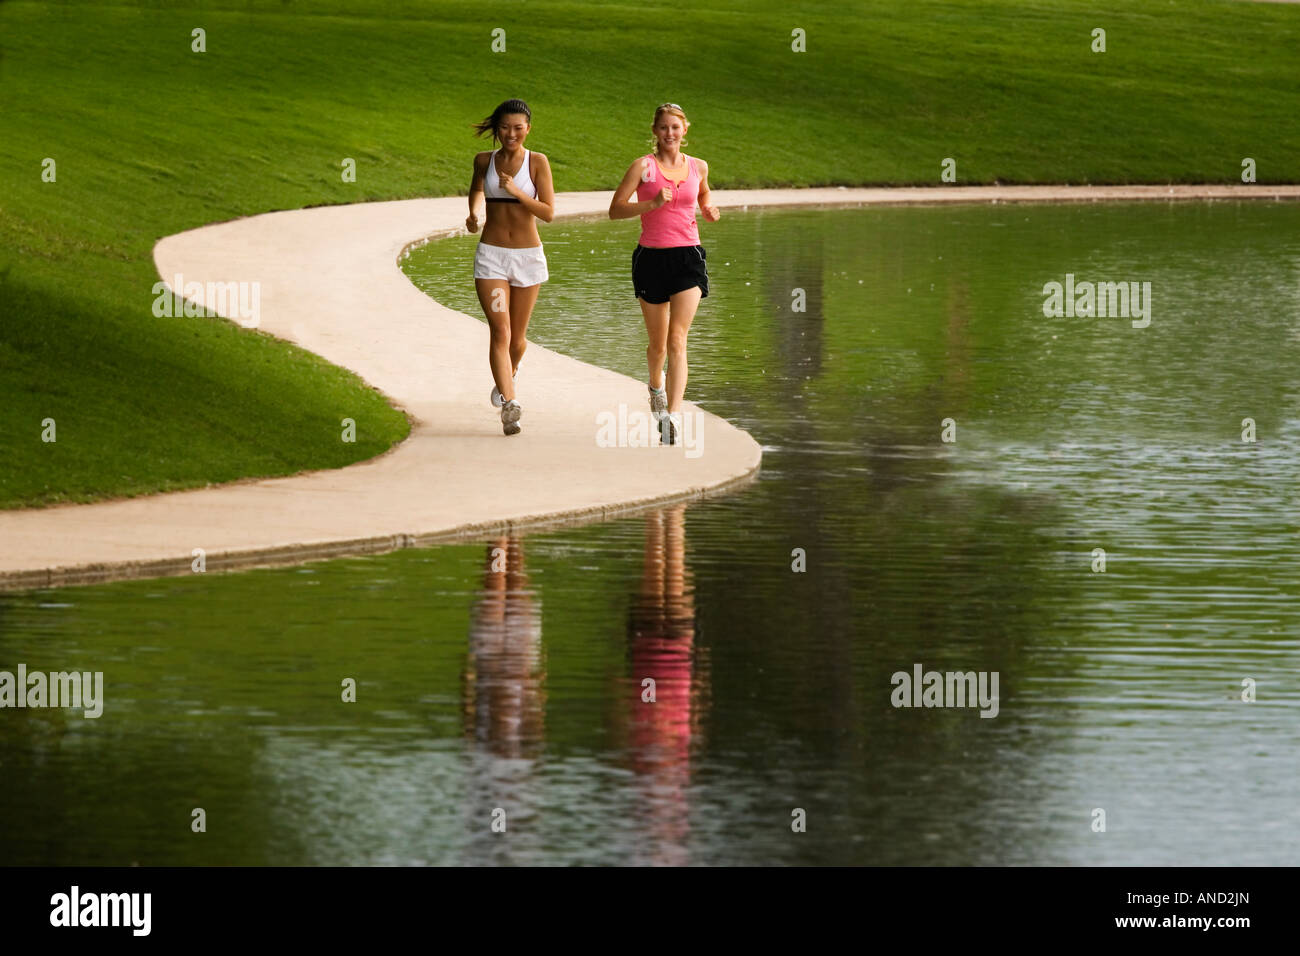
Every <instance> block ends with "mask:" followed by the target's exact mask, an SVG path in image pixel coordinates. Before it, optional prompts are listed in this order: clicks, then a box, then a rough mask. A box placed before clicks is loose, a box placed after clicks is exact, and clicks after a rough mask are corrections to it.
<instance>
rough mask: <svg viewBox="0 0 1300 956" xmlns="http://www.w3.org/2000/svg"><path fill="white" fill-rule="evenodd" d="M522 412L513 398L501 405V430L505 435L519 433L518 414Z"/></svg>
mask: <svg viewBox="0 0 1300 956" xmlns="http://www.w3.org/2000/svg"><path fill="white" fill-rule="evenodd" d="M523 413H524V410H523V409H522V408H520V406H519V403H518V402H517V401H515V400H514V399H513V398H512V399H510V401H508V402H506V403H505V404H504V405H502V406H501V430H502V431H504V432H505V433H506V434H507V435H518V434H519V416H520V415H522V414H523Z"/></svg>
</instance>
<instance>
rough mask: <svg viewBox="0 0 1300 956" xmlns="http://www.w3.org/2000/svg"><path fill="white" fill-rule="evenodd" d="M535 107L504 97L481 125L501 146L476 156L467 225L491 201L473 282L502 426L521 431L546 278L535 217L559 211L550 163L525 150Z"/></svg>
mask: <svg viewBox="0 0 1300 956" xmlns="http://www.w3.org/2000/svg"><path fill="white" fill-rule="evenodd" d="M532 116H533V114H532V111H531V110H530V109H529V108H528V104H526V103H525V102H524V101H523V100H506V101H505V102H504V103H502V104H501V105H500V106H498V107H497V108H496V109H495V110H493V111H492V115H491V116H489V117H487V118H486V119H484V120H483V122H481V123H477V124H475V127H474V128H475V130H476V131H477V134H478V135H479V136H482V135H484V134H486V133H489V132H490V133H491V134H492V140H493V142H499V143H500V144H501V145H500V147H499V148H498V149H494V150H492V151H491V152H482V153H479V154H478V155H477V156H475V157H474V175H473V178H472V179H471V180H470V184H469V217H468V218H467V219H466V220H465V228H466V229H468V230H469V231H470V232H478V227H479V219H478V216H477V215H476V214H475V212H474V210H475V208H476V207H477V205H478V199H479V197H480V196H483V197H484V198H485V199H486V200H487V202H486V206H487V209H486V220H487V221H486V222H485V223H484V224H483V237H482V239H481V240H480V241H479V244H478V251H477V253H476V254H475V256H474V285H475V287H476V288H477V289H478V300H479V303H480V304H481V305H482V306H483V314H484V315H486V316H487V321H488V327H489V328H490V329H491V340H490V343H489V346H488V364H489V365H490V366H491V369H492V379H493V381H494V382H495V383H496V384H495V385H494V386H493V388H492V404H493V406H496V407H500V409H501V427H502V429H503V430H504V431H505V433H506V434H507V435H517V434H519V416H520V415H521V414H522V409H521V408H520V406H519V402H518V400H517V399H516V398H515V383H514V378H515V375H516V374H518V372H519V360H520V359H522V358H523V356H524V349H526V348H527V347H528V340H527V339H526V338H525V335H526V333H527V331H528V320H529V318H531V317H532V314H533V306H534V305H536V303H537V292H538V290H539V289H540V287H541V284H542V283H543V282H545V281H546V279H547V278H548V273H547V271H546V255H545V253H544V252H543V251H542V240H541V239H540V238H539V237H538V235H537V220H538V219H541V220H542V221H544V222H550V221H551V220H552V219H553V218H554V217H555V189H554V186H553V184H552V182H551V164H550V163H549V162H548V161H547V159H546V157H545V156H543V155H542V154H541V153H534V152H532V151H530V150H527V149H524V140H525V139H527V138H528V133H529V131H530V130H531V129H532V124H531V120H532Z"/></svg>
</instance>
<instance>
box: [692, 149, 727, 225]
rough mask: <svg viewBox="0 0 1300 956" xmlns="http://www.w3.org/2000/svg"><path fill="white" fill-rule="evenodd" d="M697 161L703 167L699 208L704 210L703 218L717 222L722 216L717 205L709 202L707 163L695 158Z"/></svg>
mask: <svg viewBox="0 0 1300 956" xmlns="http://www.w3.org/2000/svg"><path fill="white" fill-rule="evenodd" d="M696 162H697V163H699V164H700V165H701V166H703V167H704V172H702V173H700V199H699V202H700V209H702V210H703V211H704V218H705V219H707V220H708V221H709V222H717V221H718V220H719V219H721V218H722V213H720V212H718V207H717V206H715V205H713V204H712V203H710V202H709V199H710V195H709V164H708V163H706V162H705V161H704V160H702V159H697V160H696Z"/></svg>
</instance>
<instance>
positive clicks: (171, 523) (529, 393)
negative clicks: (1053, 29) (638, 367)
mask: <svg viewBox="0 0 1300 956" xmlns="http://www.w3.org/2000/svg"><path fill="white" fill-rule="evenodd" d="M713 197H714V201H715V202H716V203H717V205H718V206H720V207H724V208H736V207H750V206H760V205H767V206H772V205H860V204H868V203H871V204H892V203H936V202H987V201H1000V202H1036V201H1072V200H1078V201H1091V200H1116V199H1193V198H1244V197H1249V198H1258V199H1264V198H1287V199H1300V186H1280V187H1273V186H1262V185H1249V186H1244V185H1243V186H1174V187H1167V186H1119V187H1102V186H1096V187H1087V186H1084V187H1068V186H1067V187H1063V186H1033V187H956V186H950V187H941V188H929V187H916V188H899V189H843V188H819V189H775V190H726V191H722V190H715V191H714V193H713ZM609 199H610V193H608V192H591V193H562V194H560V195H559V196H558V197H557V200H556V208H557V214H558V215H560V216H582V215H598V214H603V213H604V212H605V210H606V209H607V208H608V206H609ZM465 213H466V207H465V199H464V198H463V197H447V198H441V199H416V200H407V201H401V202H383V203H363V204H358V205H350V206H327V207H318V208H313V209H301V210H293V211H289V212H276V213H268V214H265V215H261V216H253V217H250V218H247V219H239V220H236V221H234V222H228V223H219V224H217V225H212V226H204V227H202V228H200V229H194V230H191V231H190V232H184V233H181V234H179V235H175V236H169V237H167V238H165V239H162V240H161V241H159V243H158V244H157V246H156V247H155V249H154V260H155V264H156V265H157V267H158V272H159V274H160V275H161V276H163V278H164V279H166V280H168V281H170V280H171V277H172V276H174V275H175V274H177V273H179V274H181V275H183V276H184V277H185V281H186V282H192V281H198V282H203V283H207V282H209V281H212V282H226V281H231V280H235V281H257V282H260V283H261V324H260V328H261V329H263V330H264V331H267V332H270V333H271V334H273V335H276V336H278V337H280V338H283V339H287V340H289V341H291V342H295V343H297V344H298V345H300V346H302V347H303V348H306V349H310V350H311V351H313V352H316V353H318V354H319V355H321V356H323V357H324V358H326V359H328V360H329V361H330V362H333V363H335V364H337V365H341V366H345V367H346V368H349V369H352V370H353V371H355V372H356V373H357V374H359V375H360V376H361V377H362V378H363V379H365V380H366V381H367V382H369V383H370V384H371V385H373V386H375V387H377V388H378V389H380V390H381V391H382V392H384V393H385V394H386V395H388V396H389V397H390V398H391V399H392V400H393V401H394V402H395V403H396V404H398V405H399V406H400V407H402V408H403V409H405V410H406V411H407V413H408V414H409V415H410V416H411V418H412V419H413V421H414V426H413V428H412V431H411V435H410V437H409V438H408V439H407V440H406V441H405V442H403V443H401V444H400V445H398V446H397V447H396V448H395V449H393V450H391V451H389V452H388V453H386V454H384V455H381V456H379V457H378V458H375V459H372V460H370V461H367V462H363V463H360V464H357V465H352V466H350V467H347V468H342V469H338V470H332V471H318V472H309V473H304V474H300V475H295V476H292V477H288V478H276V479H265V480H246V481H241V482H235V483H231V484H226V485H220V486H216V487H210V488H204V489H197V490H193V491H183V492H174V493H169V494H160V495H154V496H149V497H143V498H134V499H126V500H118V501H109V502H103V503H99V504H87V505H60V506H56V507H52V508H42V509H27V510H18V511H0V590H3V589H13V588H22V587H44V586H54V585H65V584H77V583H89V582H95V581H104V580H112V579H119V578H133V577H156V576H161V575H169V574H188V573H192V572H191V563H192V561H193V560H194V558H193V552H194V549H196V548H201V549H203V551H204V553H205V560H206V566H207V570H208V571H214V570H218V569H229V568H238V567H252V566H259V565H273V564H287V563H295V562H299V561H304V560H309V559H314V558H324V557H332V556H337V555H343V554H359V553H377V552H382V551H388V550H392V549H394V548H399V547H409V546H414V545H423V544H428V543H432V542H433V541H436V540H440V539H445V538H448V537H453V536H457V535H463V534H473V533H480V532H481V533H487V532H489V531H494V530H500V529H504V528H507V527H510V528H519V527H525V526H529V525H533V524H537V523H539V522H544V521H552V520H561V519H575V518H585V517H600V516H603V515H607V514H611V513H616V512H618V511H622V510H627V509H630V508H633V507H636V506H642V505H646V504H649V503H651V502H654V501H666V500H672V499H675V498H682V497H687V496H695V495H699V494H702V493H705V492H706V491H708V490H713V489H719V488H724V487H726V486H729V485H732V484H735V483H737V482H743V481H745V480H746V479H748V478H749V477H751V476H752V475H753V474H754V473H755V472H756V470H757V469H758V467H759V460H760V457H761V453H760V451H759V447H758V445H757V443H756V442H755V441H754V440H753V439H752V438H751V437H750V436H749V435H748V434H746V433H745V432H743V431H741V430H739V429H737V428H735V427H733V426H732V425H730V424H728V423H727V422H725V421H723V420H721V419H719V418H717V417H715V416H712V415H708V414H707V413H706V414H705V416H704V420H703V426H702V427H703V431H702V435H703V443H702V446H700V449H699V450H700V451H701V454H699V455H698V456H697V457H688V456H687V454H686V449H684V448H681V447H678V448H661V447H657V446H656V447H649V448H633V447H622V448H609V447H600V446H599V445H598V444H597V441H596V433H597V424H596V416H597V414H598V413H600V412H602V411H608V412H613V413H617V410H618V406H619V404H620V403H626V404H627V406H628V408H629V410H632V411H640V410H642V409H645V408H646V407H647V406H646V400H645V399H646V392H645V386H644V384H642V383H641V382H639V381H637V380H634V379H631V378H627V377H625V376H623V375H619V374H616V373H614V372H610V371H606V370H604V369H600V368H596V367H594V366H591V365H587V364H585V363H583V362H579V361H576V360H574V359H571V358H567V357H565V356H562V355H560V354H558V353H555V352H552V351H548V350H547V349H543V348H542V347H540V346H538V345H531V346H530V347H529V350H528V355H527V357H526V358H525V361H524V365H523V370H522V371H521V373H520V383H519V384H520V399H521V401H522V402H523V403H524V418H523V425H524V430H523V433H522V434H520V435H517V436H514V437H512V438H509V439H507V438H505V437H504V436H502V434H501V426H500V423H499V420H498V418H497V415H496V413H495V411H494V410H493V409H492V408H491V406H490V405H489V404H488V402H487V393H488V390H489V389H490V388H491V384H492V383H491V377H490V375H489V373H488V369H487V326H486V325H485V324H484V323H483V322H482V321H480V320H479V319H478V318H471V317H468V316H465V315H463V314H461V313H459V312H455V311H453V310H451V309H448V308H445V307H444V306H441V305H439V304H438V303H436V302H434V301H432V300H431V299H429V297H428V296H426V295H424V294H423V293H422V292H420V291H419V290H418V289H416V288H415V286H413V285H412V284H411V283H410V281H409V280H408V279H407V278H406V277H405V275H403V274H402V272H401V271H400V269H399V268H398V265H397V263H398V260H399V259H400V257H401V255H402V253H403V251H404V249H406V248H407V247H408V246H409V245H411V244H412V243H415V242H418V241H420V240H422V239H425V238H427V237H429V236H438V235H447V234H450V233H452V232H453V231H455V230H457V229H462V228H463V224H464V218H465ZM635 231H636V224H635V223H629V224H628V242H629V247H630V246H631V244H632V243H634V242H635ZM703 232H704V236H705V237H706V238H705V240H704V241H705V242H706V243H707V241H708V240H707V226H706V227H705V229H704V230H703ZM542 241H543V242H545V241H546V236H545V228H544V227H543V235H542ZM470 281H471V280H470V277H469V276H466V277H465V282H466V283H469V282H470ZM622 292H623V290H621V289H620V290H611V295H613V294H622ZM542 294H543V295H545V290H544V289H543V293H542ZM628 306H629V323H630V324H629V325H628V326H627V329H628V330H629V334H631V330H633V329H639V327H640V323H639V320H637V317H636V315H635V312H634V310H633V306H634V303H633V302H632V300H631V297H630V296H629V297H628ZM707 308H708V306H707V300H706V304H705V308H704V313H703V316H705V317H706V316H707ZM696 361H697V362H698V361H707V357H703V356H697V357H696ZM251 374H255V373H251ZM695 410H696V407H695V406H693V405H689V404H688V406H687V411H688V412H689V411H695ZM365 427H366V423H365V421H364V420H359V421H357V428H358V429H364V428H365ZM340 430H341V426H340Z"/></svg>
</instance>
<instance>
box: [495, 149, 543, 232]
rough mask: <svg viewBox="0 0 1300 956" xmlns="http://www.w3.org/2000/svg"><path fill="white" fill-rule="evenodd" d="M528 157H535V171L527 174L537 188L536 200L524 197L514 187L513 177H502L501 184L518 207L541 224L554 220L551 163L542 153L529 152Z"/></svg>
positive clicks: (522, 193) (518, 189)
mask: <svg viewBox="0 0 1300 956" xmlns="http://www.w3.org/2000/svg"><path fill="white" fill-rule="evenodd" d="M529 156H530V157H531V156H536V157H537V170H536V172H532V171H530V173H529V174H530V176H531V177H532V180H533V183H534V184H535V185H536V186H537V198H536V199H534V198H533V197H532V196H528V195H525V193H524V191H523V190H522V189H520V188H519V187H518V186H516V185H515V179H514V177H513V176H505V175H503V176H502V177H501V182H502V185H503V186H504V187H505V190H506V192H508V193H509V194H510V195H512V196H514V197H515V198H516V199H518V200H519V203H520V205H522V206H523V207H524V208H525V209H527V210H528V211H529V212H531V213H532V214H533V215H534V216H536V217H537V218H538V219H540V220H541V221H542V222H550V221H551V220H552V219H554V218H555V184H554V183H553V182H552V181H551V161H550V160H549V159H547V158H546V157H545V156H544V155H543V154H542V153H531V152H530V153H529Z"/></svg>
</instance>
